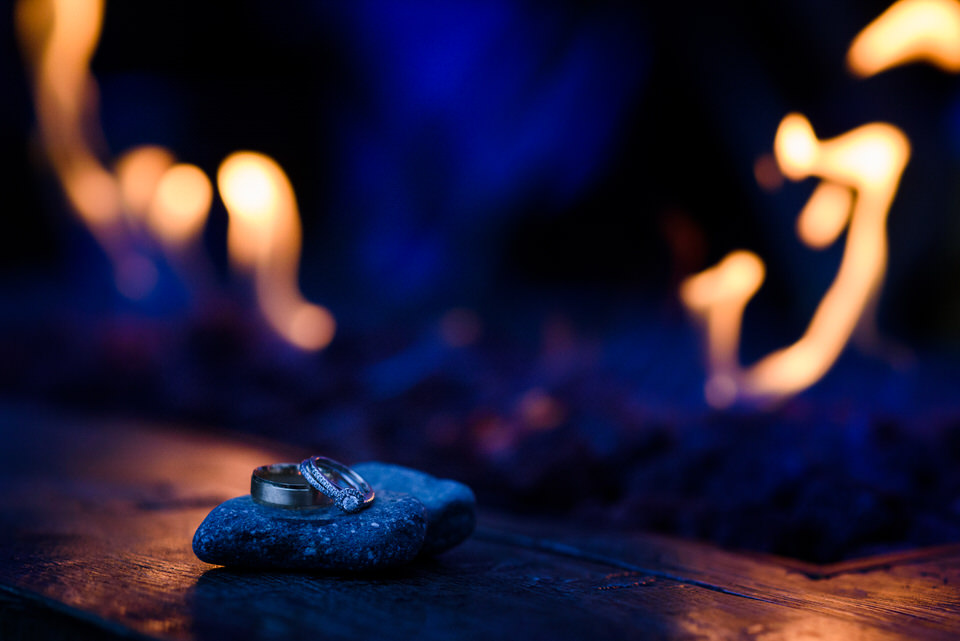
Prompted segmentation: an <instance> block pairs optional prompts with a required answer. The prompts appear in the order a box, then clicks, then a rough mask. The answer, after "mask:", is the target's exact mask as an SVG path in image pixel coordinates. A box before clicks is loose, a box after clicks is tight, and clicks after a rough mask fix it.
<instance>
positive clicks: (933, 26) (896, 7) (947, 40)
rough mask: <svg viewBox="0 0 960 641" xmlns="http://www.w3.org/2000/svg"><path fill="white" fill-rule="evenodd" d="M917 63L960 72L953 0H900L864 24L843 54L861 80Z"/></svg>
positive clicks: (958, 15) (959, 21)
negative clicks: (922, 62)
mask: <svg viewBox="0 0 960 641" xmlns="http://www.w3.org/2000/svg"><path fill="white" fill-rule="evenodd" d="M919 61H925V62H929V63H931V64H934V65H936V66H939V67H940V68H942V69H943V70H944V71H951V72H957V71H960V3H958V2H956V0H900V1H899V2H896V3H894V4H893V5H892V6H891V7H890V8H889V9H887V10H886V11H885V12H883V14H881V15H880V17H878V18H877V19H876V20H874V21H873V22H871V23H870V24H869V25H867V27H866V28H865V29H864V30H863V31H861V32H860V33H859V34H858V35H857V37H856V38H855V39H854V41H853V44H851V46H850V50H849V51H848V52H847V66H848V67H849V68H850V70H851V71H853V72H854V73H855V74H857V75H858V76H861V77H867V76H872V75H874V74H876V73H880V72H881V71H885V70H887V69H890V68H891V67H895V66H897V65H900V64H906V63H909V62H919Z"/></svg>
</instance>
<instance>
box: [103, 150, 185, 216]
mask: <svg viewBox="0 0 960 641" xmlns="http://www.w3.org/2000/svg"><path fill="white" fill-rule="evenodd" d="M174 162H175V159H174V157H173V153H172V152H171V151H170V150H168V149H164V148H163V147H156V146H153V145H143V146H141V147H134V148H133V149H130V150H129V151H127V152H125V153H124V154H123V155H122V156H120V159H119V160H117V162H116V165H115V167H114V172H115V173H116V176H117V180H118V181H119V184H120V200H121V202H122V203H123V210H124V212H125V213H126V214H127V215H128V216H130V217H131V218H133V219H134V220H137V221H140V220H142V219H143V218H144V217H145V216H146V215H147V211H148V210H149V209H150V203H151V202H152V201H153V197H154V194H155V193H156V191H157V185H158V184H159V183H160V179H161V178H162V177H163V172H165V171H167V169H169V168H170V166H171V165H173V163H174Z"/></svg>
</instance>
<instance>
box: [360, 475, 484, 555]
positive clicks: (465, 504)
mask: <svg viewBox="0 0 960 641" xmlns="http://www.w3.org/2000/svg"><path fill="white" fill-rule="evenodd" d="M353 469H354V470H355V471H356V472H357V473H358V474H360V476H362V477H363V478H364V479H365V480H366V481H367V482H368V483H370V485H372V486H373V489H374V492H376V495H377V496H378V497H379V496H380V493H381V492H384V493H386V492H405V493H407V494H410V495H411V496H414V497H416V499H417V500H418V501H420V502H421V503H422V504H423V506H424V507H425V508H426V510H427V535H426V538H425V540H424V542H423V547H422V548H421V550H420V554H421V555H433V554H439V553H441V552H445V551H446V550H449V549H450V548H452V547H454V546H456V545H458V544H460V543H462V542H463V541H464V540H465V539H466V538H467V537H469V536H470V535H471V534H472V533H473V529H474V527H475V526H476V523H477V517H476V506H477V500H476V498H474V496H473V491H472V490H471V489H470V488H469V487H467V486H466V485H464V484H463V483H458V482H457V481H452V480H450V479H438V478H436V477H434V476H430V475H429V474H427V473H426V472H421V471H419V470H414V469H411V468H409V467H402V466H400V465H393V464H390V463H379V462H375V461H371V462H368V463H360V464H359V465H354V466H353Z"/></svg>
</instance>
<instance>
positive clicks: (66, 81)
mask: <svg viewBox="0 0 960 641" xmlns="http://www.w3.org/2000/svg"><path fill="white" fill-rule="evenodd" d="M16 13H17V29H18V34H19V36H20V40H21V48H22V49H23V52H24V57H25V58H26V61H27V65H28V67H29V69H30V72H31V80H32V83H33V96H34V103H35V106H36V113H37V122H38V129H39V133H40V141H41V143H42V147H43V151H44V153H45V156H46V158H47V159H48V161H49V162H50V165H51V168H52V170H53V173H54V174H55V176H56V178H57V180H58V182H59V183H60V185H61V187H62V189H63V192H64V194H65V196H66V199H67V202H68V203H69V205H70V207H71V208H72V209H73V210H74V211H75V212H76V213H77V215H78V216H79V218H80V219H81V220H82V221H83V223H84V224H85V225H86V227H87V228H88V229H89V230H90V232H91V234H92V235H93V237H94V238H95V239H96V240H97V242H98V243H99V244H100V245H101V247H102V248H103V250H104V251H105V253H106V254H107V255H108V257H109V258H110V259H111V262H112V263H113V267H114V274H115V282H116V285H117V289H118V290H119V291H120V293H122V294H123V295H125V296H127V297H128V298H131V299H140V298H143V297H145V296H146V295H147V294H149V293H150V291H151V290H152V289H153V288H154V286H155V285H156V282H157V268H156V263H155V258H156V256H155V254H156V252H157V248H158V247H159V250H160V251H161V252H162V253H163V254H164V255H165V256H166V258H167V260H168V261H169V262H170V263H171V264H173V265H174V266H181V267H184V266H186V265H193V266H194V267H192V268H191V269H192V271H193V273H190V271H188V272H187V273H185V274H184V278H185V279H186V280H190V279H194V280H197V279H201V277H202V275H201V274H198V273H196V271H197V268H196V264H197V262H198V261H196V260H193V259H192V258H191V257H190V256H189V254H191V253H194V252H196V251H197V250H198V245H199V238H200V235H201V233H202V231H203V228H204V225H205V224H206V221H207V217H208V215H209V211H210V207H211V204H212V202H213V186H212V185H211V182H210V179H209V178H208V177H207V175H206V174H205V173H204V172H203V170H201V169H200V168H199V167H197V166H195V165H191V164H186V163H178V162H177V160H176V157H175V156H174V154H173V153H172V152H171V151H169V150H167V149H165V148H163V147H158V146H153V145H145V146H141V147H137V148H134V149H131V150H128V151H127V152H125V153H124V154H123V155H122V156H120V158H119V159H118V160H117V161H116V162H115V164H114V167H113V169H111V168H110V167H109V164H108V163H105V162H103V161H102V160H101V157H102V156H106V154H105V153H103V152H101V150H100V147H101V146H102V145H101V144H100V141H101V140H102V138H103V135H102V132H101V131H100V129H99V117H98V109H97V89H96V80H95V78H94V76H93V74H92V72H91V70H90V60H91V58H92V57H93V53H94V51H95V50H96V48H97V44H98V42H99V38H100V31H101V27H102V23H103V13H104V2H103V0H84V1H79V2H78V1H75V0H18V3H17V10H16ZM218 183H219V187H220V191H221V195H222V197H223V200H224V203H225V205H226V207H227V210H228V213H229V216H230V227H229V238H228V249H229V251H230V254H231V256H230V257H231V262H232V263H233V264H234V265H235V266H236V267H237V268H238V269H240V270H241V271H243V272H245V273H247V272H249V273H251V274H252V276H253V278H254V282H255V288H256V293H257V300H258V303H259V305H260V308H261V311H262V313H263V315H264V317H265V318H266V320H267V322H268V324H269V325H270V326H271V328H273V329H274V330H275V331H276V332H277V333H278V334H279V335H280V336H282V337H283V338H284V339H286V340H287V341H289V342H290V343H291V344H293V345H295V346H296V347H298V348H301V349H305V350H316V349H321V348H323V347H325V346H326V345H327V344H329V342H330V340H331V339H332V338H333V333H334V327H335V324H334V321H333V317H332V316H331V314H330V312H329V311H327V310H326V309H325V308H323V307H320V306H318V305H313V304H311V303H308V302H307V301H305V300H304V299H303V297H302V295H301V294H300V292H299V289H298V287H297V269H298V265H299V260H300V249H301V230H300V219H299V214H298V212H297V206H296V199H295V197H294V194H293V188H292V186H291V185H290V182H289V180H287V178H286V175H285V174H284V172H283V170H282V169H281V168H280V166H279V165H278V164H277V163H276V162H275V161H273V160H271V159H269V158H267V157H265V156H262V155H259V154H254V153H252V152H243V153H237V154H233V155H231V156H230V157H228V158H227V159H226V160H225V161H224V163H223V164H222V165H221V168H220V174H219V180H218Z"/></svg>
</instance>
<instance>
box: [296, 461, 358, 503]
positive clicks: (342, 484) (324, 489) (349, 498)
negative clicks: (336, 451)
mask: <svg viewBox="0 0 960 641" xmlns="http://www.w3.org/2000/svg"><path fill="white" fill-rule="evenodd" d="M300 473H301V474H302V475H303V478H305V479H306V480H307V482H308V483H310V485H312V486H313V487H315V488H316V489H317V491H318V492H321V493H322V494H326V495H327V496H328V497H330V498H331V499H333V502H334V503H336V504H337V505H338V506H339V507H340V509H341V510H343V511H344V512H359V511H360V510H362V509H363V508H365V507H367V506H368V505H370V503H371V502H373V488H372V487H370V484H369V483H367V482H366V481H364V480H363V477H361V476H360V475H359V474H357V473H356V472H354V471H353V470H351V469H350V468H349V467H347V466H346V465H344V464H343V463H338V462H337V461H334V460H333V459H328V458H325V457H323V456H311V457H310V458H308V459H304V460H303V462H302V463H300Z"/></svg>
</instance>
